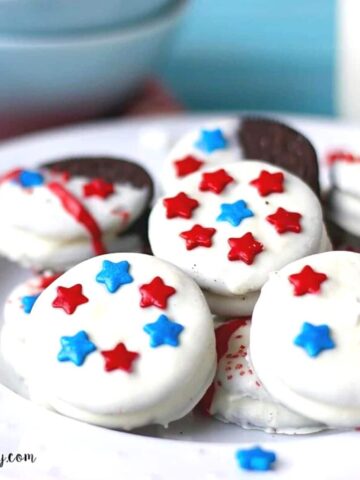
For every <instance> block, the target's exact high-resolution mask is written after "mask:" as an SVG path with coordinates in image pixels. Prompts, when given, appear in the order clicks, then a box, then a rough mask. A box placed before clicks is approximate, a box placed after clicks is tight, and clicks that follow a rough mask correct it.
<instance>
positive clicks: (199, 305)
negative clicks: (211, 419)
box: [26, 253, 216, 429]
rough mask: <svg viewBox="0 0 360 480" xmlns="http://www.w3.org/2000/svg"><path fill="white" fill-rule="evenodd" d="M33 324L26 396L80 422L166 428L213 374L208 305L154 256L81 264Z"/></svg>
mask: <svg viewBox="0 0 360 480" xmlns="http://www.w3.org/2000/svg"><path fill="white" fill-rule="evenodd" d="M31 316H32V329H31V333H30V335H29V339H28V359H29V369H28V372H27V376H26V378H27V380H28V383H29V390H30V392H31V394H32V395H33V397H34V398H36V400H37V401H40V402H41V403H43V404H45V405H48V406H49V407H52V408H54V409H55V410H57V411H58V412H60V413H63V414H65V415H68V416H71V417H74V418H77V419H80V420H83V421H86V422H90V423H94V424H97V425H103V426H107V427H112V428H123V429H133V428H135V427H140V426H143V425H148V424H162V425H167V424H168V423H169V422H171V421H173V420H176V419H178V418H181V417H182V416H184V415H186V414H187V413H188V412H189V411H190V410H191V409H192V408H193V407H194V405H195V404H196V403H197V402H198V401H199V399H200V398H201V397H202V395H203V394H204V392H205V391H206V389H207V388H208V387H209V385H210V383H211V381H212V379H213V376H214V373H215V368H216V353H215V338H214V330H213V323H212V316H211V314H210V311H209V308H208V306H207V304H206V301H205V298H204V296H203V295H202V293H201V291H200V289H199V287H198V286H197V285H196V284H195V282H194V281H193V280H191V279H190V278H189V277H187V276H186V275H185V274H183V273H182V272H181V271H180V270H178V269H177V268H176V267H174V266H173V265H170V264H168V263H166V262H163V261H161V260H159V259H157V258H155V257H151V256H147V255H141V254H130V253H129V254H109V255H104V256H99V257H96V258H93V259H90V260H87V261H85V262H83V263H81V264H79V265H77V266H75V267H74V268H72V269H71V270H69V271H68V272H66V273H65V274H64V275H62V276H61V277H60V278H58V279H57V280H56V281H55V282H54V283H53V284H52V285H51V286H50V287H49V288H47V289H46V290H45V291H44V292H43V294H42V295H41V296H40V297H39V299H38V300H37V302H36V304H35V306H34V308H33V310H32V312H31ZM45 339H46V340H45Z"/></svg>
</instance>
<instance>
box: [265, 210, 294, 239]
mask: <svg viewBox="0 0 360 480" xmlns="http://www.w3.org/2000/svg"><path fill="white" fill-rule="evenodd" d="M301 218H302V215H301V213H296V212H289V211H288V210H285V209H284V208H281V207H280V208H278V209H277V210H276V212H275V213H273V214H272V215H268V216H267V217H266V220H267V221H268V222H269V223H271V225H274V227H275V229H276V231H277V232H278V233H280V234H282V233H286V232H293V233H300V232H301V225H300V220H301Z"/></svg>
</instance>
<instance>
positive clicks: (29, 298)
mask: <svg viewBox="0 0 360 480" xmlns="http://www.w3.org/2000/svg"><path fill="white" fill-rule="evenodd" d="M39 297H40V293H38V294H37V295H25V296H24V297H21V305H22V307H23V309H24V312H25V313H28V314H29V313H31V310H32V309H33V306H34V305H35V302H36V300H37V299H38V298H39Z"/></svg>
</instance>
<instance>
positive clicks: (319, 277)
mask: <svg viewBox="0 0 360 480" xmlns="http://www.w3.org/2000/svg"><path fill="white" fill-rule="evenodd" d="M327 278H328V277H327V275H325V273H320V272H316V271H315V270H313V269H312V268H311V267H310V265H306V266H305V267H304V268H303V269H302V270H301V272H299V273H294V274H292V275H290V276H289V282H290V283H291V284H292V285H294V295H296V296H301V295H305V294H306V293H319V292H320V289H321V284H322V283H323V282H325V281H326V280H327Z"/></svg>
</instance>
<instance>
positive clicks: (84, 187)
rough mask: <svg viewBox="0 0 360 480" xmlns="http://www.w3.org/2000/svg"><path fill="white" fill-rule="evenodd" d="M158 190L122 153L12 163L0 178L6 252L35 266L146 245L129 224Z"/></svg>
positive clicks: (55, 266)
mask: <svg viewBox="0 0 360 480" xmlns="http://www.w3.org/2000/svg"><path fill="white" fill-rule="evenodd" d="M152 194H153V183H152V180H151V177H150V176H149V174H148V173H147V172H146V171H145V170H144V169H143V168H142V167H141V166H140V165H138V164H136V163H133V162H130V161H128V160H123V159H117V158H111V157H78V158H67V159H63V160H59V161H54V162H49V163H46V164H44V165H42V166H40V167H39V168H37V169H32V170H26V169H21V168H19V169H14V170H12V171H10V172H7V173H5V174H4V175H3V176H2V177H1V178H0V205H6V208H1V209H0V210H1V212H0V222H1V224H2V233H3V234H2V238H1V239H0V252H1V253H2V254H3V255H5V256H7V257H9V258H10V259H13V260H15V261H18V262H19V263H21V264H23V265H25V266H30V267H33V268H35V269H37V270H44V269H47V268H49V269H52V270H64V269H66V268H68V267H69V266H71V265H74V264H76V263H78V262H79V261H81V260H84V259H86V258H88V257H91V256H94V255H99V254H103V253H106V252H110V251H143V249H144V247H143V241H142V239H141V238H140V237H139V236H138V235H137V233H136V232H135V233H134V232H127V231H129V229H130V228H131V226H132V225H133V224H134V222H135V221H136V220H137V219H140V217H141V216H142V215H143V214H144V212H145V210H146V208H147V207H148V206H149V204H150V201H151V198H152ZM145 221H146V219H145ZM124 232H126V235H124Z"/></svg>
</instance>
